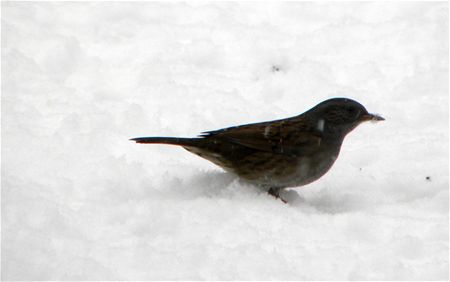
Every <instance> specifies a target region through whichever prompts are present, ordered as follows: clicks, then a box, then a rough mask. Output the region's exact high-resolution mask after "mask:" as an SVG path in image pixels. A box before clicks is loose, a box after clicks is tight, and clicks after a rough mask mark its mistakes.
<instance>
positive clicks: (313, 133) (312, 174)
mask: <svg viewBox="0 0 450 282" xmlns="http://www.w3.org/2000/svg"><path fill="white" fill-rule="evenodd" d="M369 120H370V121H380V120H384V118H382V117H381V116H378V115H375V114H370V113H368V112H367V110H366V109H365V108H364V106H362V105H361V104H360V103H358V102H356V101H353V100H351V99H347V98H333V99H329V100H326V101H324V102H322V103H320V104H318V105H317V106H315V107H314V108H312V109H310V110H309V111H306V112H305V113H303V114H300V115H298V116H294V117H290V118H286V119H280V120H273V121H267V122H260V123H252V124H245V125H241V126H234V127H228V128H224V129H219V130H215V131H207V132H203V133H202V134H201V135H200V136H199V137H196V138H177V137H139V138H133V139H131V140H133V141H136V143H144V144H150V143H160V144H170V145H179V146H182V147H183V148H185V149H186V150H188V151H189V152H191V153H194V154H196V155H198V156H200V157H202V158H205V159H207V160H209V161H211V162H213V163H215V164H216V165H218V166H220V167H222V168H223V169H225V170H226V171H230V172H232V173H235V174H237V175H238V176H239V177H240V178H242V179H244V180H246V181H248V182H250V183H253V184H256V185H258V186H260V187H263V188H265V189H266V190H267V191H268V193H269V194H271V195H273V196H275V197H277V198H279V193H280V191H281V189H283V188H287V187H298V186H303V185H306V184H308V183H311V182H313V181H315V180H317V179H319V178H320V177H321V176H322V175H324V174H325V173H326V172H327V171H328V170H329V169H330V168H331V166H332V165H333V163H334V161H335V160H336V158H337V157H338V155H339V150H340V148H341V145H342V141H343V140H344V137H345V136H346V135H347V134H348V133H349V132H350V131H352V130H353V129H354V128H355V127H356V126H358V125H359V124H360V123H362V122H364V121H369ZM281 200H282V201H283V202H285V201H284V200H283V199H281Z"/></svg>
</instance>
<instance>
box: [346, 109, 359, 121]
mask: <svg viewBox="0 0 450 282" xmlns="http://www.w3.org/2000/svg"><path fill="white" fill-rule="evenodd" d="M346 111H347V114H348V116H349V117H352V118H356V117H357V116H358V115H359V110H358V109H355V108H354V107H348V108H347V109H346Z"/></svg>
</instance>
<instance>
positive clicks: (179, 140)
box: [130, 137, 203, 146]
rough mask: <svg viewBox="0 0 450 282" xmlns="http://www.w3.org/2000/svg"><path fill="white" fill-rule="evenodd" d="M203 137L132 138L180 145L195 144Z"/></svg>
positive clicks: (154, 142) (151, 142)
mask: <svg viewBox="0 0 450 282" xmlns="http://www.w3.org/2000/svg"><path fill="white" fill-rule="evenodd" d="M201 139H203V138H179V137H138V138H132V139H130V140H131V141H135V142H136V143H140V144H169V145H179V146H195V145H197V144H198V142H199V140H201Z"/></svg>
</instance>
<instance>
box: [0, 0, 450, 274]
mask: <svg viewBox="0 0 450 282" xmlns="http://www.w3.org/2000/svg"><path fill="white" fill-rule="evenodd" d="M448 90H449V89H448V4H447V3H446V2H434V3H433V2H424V3H420V2H414V3H408V2H400V3H393V2H378V3H371V2H364V3H363V2H350V3H344V2H342V3H337V2H334V3H328V2H320V3H305V2H285V3H282V2H269V3H255V2H253V3H252V2H250V3H232V2H226V3H210V4H205V3H197V2H190V3H175V2H172V3H158V2H152V3H142V2H140V3H119V2H114V3H112V2H97V3H89V2H85V3H78V4H77V3H70V2H59V3H30V2H21V3H20V2H15V3H8V2H2V124H1V125H2V278H3V279H5V280H14V279H22V280H65V279H67V280H68V279H71V280H88V279H89V280H99V279H101V280H113V279H121V280H127V279H141V280H153V279H159V280H164V279H174V280H175V279H194V280H206V279H208V280H209V279H230V280H232V279H245V280H255V279H258V280H260V279H266V280H274V279H277V280H278V279H283V280H305V279H312V280H314V279H315V280H317V279H328V280H335V279H352V280H353V279H359V280H364V279H373V280H375V279H376V280H383V279H389V280H397V279H408V280H417V279H427V280H437V279H441V280H446V279H448V278H449V277H448V254H449V253H448V239H449V238H448V231H449V226H448V208H449V201H448V195H449V194H448V185H449V176H448V169H449V163H448V153H449V152H448V148H449V145H448V141H449V139H448V132H449V130H448V125H449V121H448ZM335 96H345V97H350V98H353V99H356V100H357V101H359V102H361V103H362V104H364V105H365V106H366V107H367V109H368V110H369V111H372V112H376V113H380V114H382V115H383V116H384V117H385V118H386V121H385V122H384V123H378V124H369V123H368V124H364V125H362V126H360V127H359V128H357V129H356V130H355V131H353V132H352V133H351V134H350V135H349V136H348V137H347V139H346V140H345V142H344V145H343V148H342V151H341V155H340V157H339V159H338V161H337V162H336V164H335V165H334V167H333V168H332V169H331V171H330V172H329V173H328V174H326V175H325V176H324V177H323V178H321V179H320V180H319V181H317V182H315V183H313V184H311V185H308V186H305V187H303V188H299V189H294V190H290V191H288V192H287V194H286V195H285V197H287V198H289V199H290V203H289V204H287V205H285V204H283V203H282V202H280V201H276V200H274V199H273V198H272V197H270V196H268V195H267V194H265V193H262V192H260V191H258V189H257V188H255V187H251V186H247V185H245V184H242V183H240V182H239V181H237V180H235V179H233V177H232V176H230V175H227V174H225V173H224V172H222V171H221V169H220V168H218V167H216V166H214V165H213V164H211V163H209V162H207V161H205V160H202V159H200V158H198V157H197V156H195V155H192V154H190V153H188V152H186V151H184V150H183V149H180V148H176V147H171V146H158V145H154V146H151V145H136V144H134V143H132V142H130V141H128V139H129V138H131V137H137V136H149V135H168V136H195V135H196V134H197V133H199V132H201V131H205V130H213V129H218V128H221V127H225V126H231V125H237V124H243V123H250V122H257V121H264V120H271V119H277V118H284V117H289V116H292V115H296V114H299V113H301V112H303V111H305V110H307V109H309V108H310V107H312V106H314V105H315V104H317V103H318V102H320V101H322V100H325V99H327V98H330V97H335ZM427 177H428V178H429V179H427Z"/></svg>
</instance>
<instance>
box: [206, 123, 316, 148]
mask: <svg viewBox="0 0 450 282" xmlns="http://www.w3.org/2000/svg"><path fill="white" fill-rule="evenodd" d="M201 136H202V137H205V138H214V139H218V140H224V141H228V142H232V143H235V144H239V145H242V146H246V147H248V148H252V149H255V150H260V151H266V152H272V153H279V154H287V155H292V154H294V155H298V154H302V155H305V154H308V153H310V152H313V151H315V150H316V149H317V148H318V147H319V146H320V143H321V140H322V138H321V136H320V135H319V134H317V132H315V131H314V129H313V128H311V127H310V126H308V125H307V124H306V123H302V122H301V121H299V120H289V119H288V120H279V121H272V122H262V123H255V124H248V125H242V126H236V127H229V128H224V129H220V130H216V131H208V132H203V133H202V135H201Z"/></svg>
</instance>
